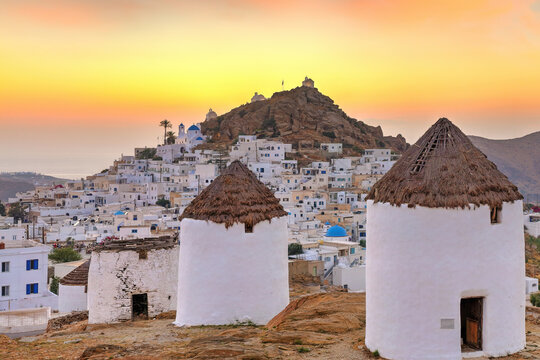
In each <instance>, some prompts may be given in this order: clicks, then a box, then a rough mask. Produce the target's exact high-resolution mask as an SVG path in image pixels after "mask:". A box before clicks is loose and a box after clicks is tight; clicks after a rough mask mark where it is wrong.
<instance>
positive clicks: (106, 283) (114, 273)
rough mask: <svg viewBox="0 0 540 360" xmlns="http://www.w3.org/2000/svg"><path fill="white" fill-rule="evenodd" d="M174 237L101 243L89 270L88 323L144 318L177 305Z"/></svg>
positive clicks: (175, 246)
mask: <svg viewBox="0 0 540 360" xmlns="http://www.w3.org/2000/svg"><path fill="white" fill-rule="evenodd" d="M177 271H178V242H177V240H176V237H161V238H153V239H142V238H140V239H134V240H126V241H111V242H107V243H103V244H102V245H99V246H98V247H96V248H95V249H94V251H93V252H92V257H91V261H90V268H89V273H88V311H89V313H88V323H89V324H96V323H113V322H118V321H125V320H136V319H147V318H150V317H153V316H156V315H158V314H160V313H162V312H167V311H170V310H175V309H176V295H177V286H178V272H177Z"/></svg>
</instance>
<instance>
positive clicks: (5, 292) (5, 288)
mask: <svg viewBox="0 0 540 360" xmlns="http://www.w3.org/2000/svg"><path fill="white" fill-rule="evenodd" d="M2 296H9V285H5V286H2Z"/></svg>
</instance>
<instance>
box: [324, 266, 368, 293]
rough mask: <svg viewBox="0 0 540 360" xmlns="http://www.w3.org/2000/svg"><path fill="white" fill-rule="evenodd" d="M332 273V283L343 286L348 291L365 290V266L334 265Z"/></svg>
mask: <svg viewBox="0 0 540 360" xmlns="http://www.w3.org/2000/svg"><path fill="white" fill-rule="evenodd" d="M332 271H333V274H332V282H333V284H334V285H339V286H345V285H347V288H348V289H349V290H350V291H358V292H365V291H366V266H365V265H360V266H354V267H344V268H342V267H339V266H335V267H334V270H332Z"/></svg>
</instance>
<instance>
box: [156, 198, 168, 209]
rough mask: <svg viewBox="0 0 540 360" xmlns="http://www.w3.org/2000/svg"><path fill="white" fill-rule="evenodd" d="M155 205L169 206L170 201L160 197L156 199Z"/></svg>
mask: <svg viewBox="0 0 540 360" xmlns="http://www.w3.org/2000/svg"><path fill="white" fill-rule="evenodd" d="M156 205H159V206H163V207H164V208H170V207H171V202H170V201H169V200H167V199H164V198H161V199H159V200H158V201H156Z"/></svg>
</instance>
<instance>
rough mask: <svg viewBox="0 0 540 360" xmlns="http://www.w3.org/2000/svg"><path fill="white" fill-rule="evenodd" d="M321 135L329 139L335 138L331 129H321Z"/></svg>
mask: <svg viewBox="0 0 540 360" xmlns="http://www.w3.org/2000/svg"><path fill="white" fill-rule="evenodd" d="M322 134H323V136H326V137H329V138H330V139H335V138H336V134H334V132H333V131H323V133H322Z"/></svg>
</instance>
